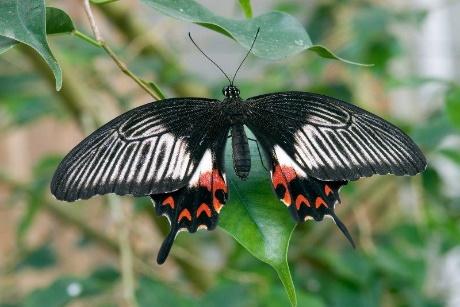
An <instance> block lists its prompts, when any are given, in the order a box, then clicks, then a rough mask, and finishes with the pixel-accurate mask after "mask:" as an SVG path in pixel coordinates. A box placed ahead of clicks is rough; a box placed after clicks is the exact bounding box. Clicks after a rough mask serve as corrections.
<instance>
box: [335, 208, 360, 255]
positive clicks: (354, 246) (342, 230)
mask: <svg viewBox="0 0 460 307" xmlns="http://www.w3.org/2000/svg"><path fill="white" fill-rule="evenodd" d="M330 215H331V217H332V219H333V220H334V222H335V224H336V225H337V227H339V229H340V231H341V232H342V233H343V235H344V236H345V237H346V238H347V239H348V241H349V242H350V244H351V246H353V248H356V245H355V242H353V238H352V237H351V235H350V233H349V232H348V229H347V227H345V224H344V223H342V221H341V220H339V218H338V217H337V215H335V212H334V211H332V212H331V213H330Z"/></svg>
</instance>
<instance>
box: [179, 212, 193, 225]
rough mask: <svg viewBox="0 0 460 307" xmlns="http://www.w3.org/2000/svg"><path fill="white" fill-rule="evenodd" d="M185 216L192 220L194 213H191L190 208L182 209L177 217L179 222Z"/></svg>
mask: <svg viewBox="0 0 460 307" xmlns="http://www.w3.org/2000/svg"><path fill="white" fill-rule="evenodd" d="M183 218H186V219H187V220H189V221H192V215H191V214H190V211H188V209H184V210H182V211H181V213H180V214H179V217H178V218H177V222H180V221H181V220H182V219H183Z"/></svg>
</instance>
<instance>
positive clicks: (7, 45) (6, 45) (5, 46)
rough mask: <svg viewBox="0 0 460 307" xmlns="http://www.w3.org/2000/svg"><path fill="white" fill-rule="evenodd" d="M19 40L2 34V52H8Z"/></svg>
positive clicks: (0, 51)
mask: <svg viewBox="0 0 460 307" xmlns="http://www.w3.org/2000/svg"><path fill="white" fill-rule="evenodd" d="M17 43H18V42H17V41H15V40H14V39H11V38H8V37H4V36H0V54H2V53H3V52H6V51H8V50H10V49H11V48H12V47H14V46H15V45H16V44H17Z"/></svg>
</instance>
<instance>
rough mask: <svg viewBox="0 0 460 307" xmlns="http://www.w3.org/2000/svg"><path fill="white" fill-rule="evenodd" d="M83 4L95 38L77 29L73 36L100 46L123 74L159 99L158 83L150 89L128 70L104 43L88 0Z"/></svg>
mask: <svg viewBox="0 0 460 307" xmlns="http://www.w3.org/2000/svg"><path fill="white" fill-rule="evenodd" d="M83 6H84V8H85V13H86V15H87V16H88V19H89V23H90V26H91V30H92V31H93V33H94V36H95V37H96V39H93V38H91V37H89V36H87V35H86V34H83V33H82V32H80V31H78V30H74V31H73V34H74V35H75V36H77V37H79V38H81V39H83V40H84V41H86V42H88V43H90V44H92V45H94V46H97V47H101V48H102V49H104V50H105V52H106V53H107V54H108V55H109V56H110V57H111V58H112V60H113V61H114V62H115V63H116V64H117V66H118V68H120V70H121V71H122V72H123V73H124V74H125V75H127V76H128V77H130V78H131V79H133V80H134V82H136V83H137V84H138V85H139V86H140V87H141V88H142V89H143V90H144V91H146V92H147V93H148V94H149V95H150V96H152V97H153V98H154V99H155V100H160V99H161V97H162V96H163V93H162V92H161V91H159V92H155V91H154V90H155V89H159V87H158V85H156V84H155V86H153V87H152V88H153V89H154V90H152V88H151V87H150V86H148V85H147V84H146V83H145V82H143V81H142V80H141V79H140V78H139V77H137V76H136V75H135V74H134V73H133V72H132V71H131V70H129V69H128V66H127V65H126V64H125V63H124V62H123V61H122V60H121V59H120V58H119V57H118V56H117V55H116V54H115V52H113V50H112V49H111V48H110V47H109V46H108V45H107V44H106V42H105V41H104V39H103V38H102V35H101V32H100V31H99V28H98V26H97V24H96V21H95V19H94V16H93V12H92V11H91V6H90V4H89V0H83ZM152 83H153V82H152Z"/></svg>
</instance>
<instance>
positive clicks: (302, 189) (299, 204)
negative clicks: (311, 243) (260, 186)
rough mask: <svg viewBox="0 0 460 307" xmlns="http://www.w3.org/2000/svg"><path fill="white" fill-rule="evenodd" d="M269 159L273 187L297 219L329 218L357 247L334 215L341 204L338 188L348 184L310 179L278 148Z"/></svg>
mask: <svg viewBox="0 0 460 307" xmlns="http://www.w3.org/2000/svg"><path fill="white" fill-rule="evenodd" d="M270 160H271V171H270V174H271V180H272V185H273V188H274V190H275V192H276V195H277V196H278V198H279V199H280V200H281V201H282V202H283V203H284V204H285V205H286V206H287V207H288V209H289V212H290V213H291V215H292V217H293V218H294V220H296V221H297V222H305V221H307V220H309V219H312V220H315V221H322V220H323V218H324V217H325V216H329V217H331V218H332V219H333V220H334V222H335V223H336V224H337V226H338V227H339V229H340V230H341V231H342V232H343V233H344V235H345V236H346V237H347V239H348V240H349V241H350V243H351V244H352V245H353V246H354V243H353V239H352V238H351V236H350V234H349V232H348V230H347V229H346V227H345V225H344V224H343V223H342V222H341V221H340V220H339V218H338V217H337V216H336V215H335V212H334V209H335V206H336V204H338V203H340V197H339V189H340V188H341V187H342V186H344V185H346V184H347V181H323V180H318V179H316V178H313V177H311V176H308V175H307V174H306V173H305V172H304V171H303V170H302V169H301V168H300V167H299V166H298V165H297V163H296V162H294V161H293V160H292V159H291V158H289V156H288V155H287V154H286V153H285V152H284V150H283V149H281V147H279V146H278V145H275V146H273V147H272V149H271V155H270Z"/></svg>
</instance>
